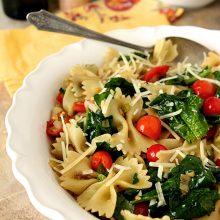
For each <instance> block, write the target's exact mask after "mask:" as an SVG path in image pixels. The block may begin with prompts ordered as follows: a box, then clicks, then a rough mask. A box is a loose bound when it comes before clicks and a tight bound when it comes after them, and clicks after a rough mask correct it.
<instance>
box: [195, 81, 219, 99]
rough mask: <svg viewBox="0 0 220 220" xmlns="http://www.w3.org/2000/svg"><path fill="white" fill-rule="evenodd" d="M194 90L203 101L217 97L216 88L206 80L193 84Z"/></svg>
mask: <svg viewBox="0 0 220 220" xmlns="http://www.w3.org/2000/svg"><path fill="white" fill-rule="evenodd" d="M192 89H193V91H194V93H195V94H196V95H198V96H199V97H200V98H202V99H207V98H209V97H211V96H215V93H216V86H215V85H214V84H212V83H210V82H207V81H205V80H197V81H196V82H194V83H193V85H192Z"/></svg>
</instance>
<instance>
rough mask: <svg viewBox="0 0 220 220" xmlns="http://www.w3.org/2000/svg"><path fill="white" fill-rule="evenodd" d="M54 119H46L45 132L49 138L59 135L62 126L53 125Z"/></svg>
mask: <svg viewBox="0 0 220 220" xmlns="http://www.w3.org/2000/svg"><path fill="white" fill-rule="evenodd" d="M54 122H55V121H54V120H52V119H51V120H50V121H47V128H46V133H47V135H48V136H49V137H50V138H56V137H59V136H60V132H62V131H63V127H62V126H59V127H58V126H57V127H56V126H55V125H54Z"/></svg>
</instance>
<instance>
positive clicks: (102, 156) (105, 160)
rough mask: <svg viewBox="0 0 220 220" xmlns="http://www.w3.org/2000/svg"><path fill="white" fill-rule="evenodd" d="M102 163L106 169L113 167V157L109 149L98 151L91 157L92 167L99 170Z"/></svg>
mask: <svg viewBox="0 0 220 220" xmlns="http://www.w3.org/2000/svg"><path fill="white" fill-rule="evenodd" d="M100 164H102V165H103V166H104V167H105V168H106V169H110V168H111V166H112V158H111V155H110V154H109V153H108V152H107V151H97V152H95V153H94V154H93V155H92V159H91V166H92V169H93V170H97V169H98V167H99V165H100Z"/></svg>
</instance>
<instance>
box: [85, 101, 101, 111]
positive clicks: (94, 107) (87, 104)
mask: <svg viewBox="0 0 220 220" xmlns="http://www.w3.org/2000/svg"><path fill="white" fill-rule="evenodd" d="M85 106H86V108H89V109H90V110H91V111H92V112H96V111H97V110H98V106H97V105H95V104H94V103H92V102H90V101H88V100H85Z"/></svg>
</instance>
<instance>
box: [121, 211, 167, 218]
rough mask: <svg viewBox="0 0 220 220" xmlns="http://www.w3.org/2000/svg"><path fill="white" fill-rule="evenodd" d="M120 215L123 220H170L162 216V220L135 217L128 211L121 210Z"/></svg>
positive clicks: (140, 216)
mask: <svg viewBox="0 0 220 220" xmlns="http://www.w3.org/2000/svg"><path fill="white" fill-rule="evenodd" d="M121 214H122V216H123V217H124V219H125V220H170V217H169V216H163V217H162V218H151V217H148V216H143V215H135V214H133V213H131V212H130V211H128V210H122V211H121Z"/></svg>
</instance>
